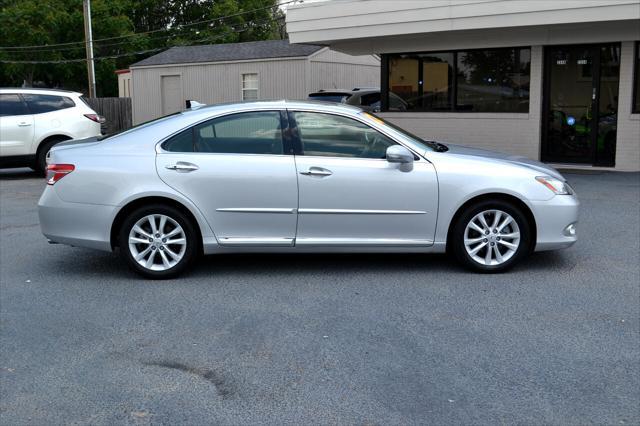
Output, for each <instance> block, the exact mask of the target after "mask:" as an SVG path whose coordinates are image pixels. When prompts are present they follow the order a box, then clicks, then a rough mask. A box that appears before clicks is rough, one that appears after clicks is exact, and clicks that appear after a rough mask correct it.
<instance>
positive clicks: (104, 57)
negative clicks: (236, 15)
mask: <svg viewBox="0 0 640 426" xmlns="http://www.w3.org/2000/svg"><path fill="white" fill-rule="evenodd" d="M267 22H274V20H273V19H269V20H264V21H258V22H247V23H246V25H252V26H250V27H245V28H242V29H236V30H233V31H228V32H225V33H221V34H216V35H215V36H211V37H206V38H203V39H200V40H193V41H191V43H203V42H207V41H213V40H218V39H221V38H224V37H227V36H229V35H232V34H237V33H241V32H244V31H248V30H251V29H253V28H255V25H260V24H263V23H267ZM178 46H193V45H192V44H191V45H189V44H183V45H178ZM174 47H177V46H174ZM164 49H166V47H158V48H155V49H147V50H140V51H136V52H127V53H120V54H115V55H107V56H96V57H94V58H89V59H94V60H96V61H99V60H103V59H116V58H122V57H125V56H133V55H144V54H146V53H152V52H157V51H158V50H164ZM86 60H87V58H81V59H58V60H49V61H13V60H4V59H0V63H4V64H68V63H76V62H85V61H86Z"/></svg>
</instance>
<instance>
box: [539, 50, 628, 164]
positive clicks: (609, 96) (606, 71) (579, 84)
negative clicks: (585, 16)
mask: <svg viewBox="0 0 640 426" xmlns="http://www.w3.org/2000/svg"><path fill="white" fill-rule="evenodd" d="M544 76H545V88H544V89H545V90H544V111H543V123H542V124H543V141H542V160H543V161H549V162H557V163H583V164H592V165H597V166H613V165H614V161H615V150H616V127H617V119H618V83H619V77H620V45H619V44H607V45H574V46H551V47H547V48H546V50H545V74H544Z"/></svg>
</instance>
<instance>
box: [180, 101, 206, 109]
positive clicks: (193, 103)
mask: <svg viewBox="0 0 640 426" xmlns="http://www.w3.org/2000/svg"><path fill="white" fill-rule="evenodd" d="M185 103H186V104H187V109H198V108H200V107H203V106H206V105H205V104H201V103H200V102H197V101H192V100H191V99H187V101H186V102H185Z"/></svg>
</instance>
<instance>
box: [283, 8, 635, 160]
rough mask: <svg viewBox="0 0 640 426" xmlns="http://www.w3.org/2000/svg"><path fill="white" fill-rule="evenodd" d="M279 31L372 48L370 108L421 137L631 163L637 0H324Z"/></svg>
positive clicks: (350, 49)
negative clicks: (377, 93)
mask: <svg viewBox="0 0 640 426" xmlns="http://www.w3.org/2000/svg"><path fill="white" fill-rule="evenodd" d="M287 31H288V33H289V37H290V39H291V42H293V43H315V44H324V45H328V46H331V48H332V49H334V50H339V51H343V52H346V53H349V54H353V55H357V54H372V53H373V54H378V55H380V56H381V59H382V66H381V76H380V77H381V78H380V87H381V109H382V112H381V115H382V116H383V117H384V118H386V119H389V120H391V121H393V122H395V123H396V124H398V125H400V126H403V127H405V128H407V129H408V130H410V131H412V132H414V133H416V134H418V135H420V136H422V137H424V138H429V139H438V140H442V141H449V142H452V143H460V144H464V145H470V146H476V147H481V148H488V149H495V150H499V151H503V152H509V153H513V154H517V155H524V156H526V157H529V158H533V159H540V160H542V161H545V162H549V163H552V164H557V165H562V166H564V167H579V168H601V167H602V168H607V169H613V170H624V171H638V170H640V46H639V40H640V1H639V0H591V1H573V0H553V1H547V0H538V1H521V0H497V1H496V0H433V1H410V0H409V1H405V0H394V1H377V0H369V1H362V0H361V1H355V0H353V1H327V2H318V3H308V4H304V5H302V6H296V7H292V8H290V9H289V10H288V13H287Z"/></svg>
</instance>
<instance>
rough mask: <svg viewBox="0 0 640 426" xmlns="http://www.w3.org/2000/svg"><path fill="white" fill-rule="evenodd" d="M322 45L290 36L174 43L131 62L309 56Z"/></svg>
mask: <svg viewBox="0 0 640 426" xmlns="http://www.w3.org/2000/svg"><path fill="white" fill-rule="evenodd" d="M323 48H324V46H316V45H310V44H290V43H289V40H266V41H249V42H245V43H225V44H208V45H202V46H175V47H172V48H170V49H167V50H165V51H164V52H161V53H158V54H157V55H153V56H150V57H148V58H146V59H143V60H142V61H139V62H136V63H135V64H132V65H131V67H139V66H149V65H168V64H184V63H196V62H224V61H242V60H248V59H269V58H287V57H300V56H309V55H311V54H313V53H315V52H317V51H318V50H320V49H323Z"/></svg>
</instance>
